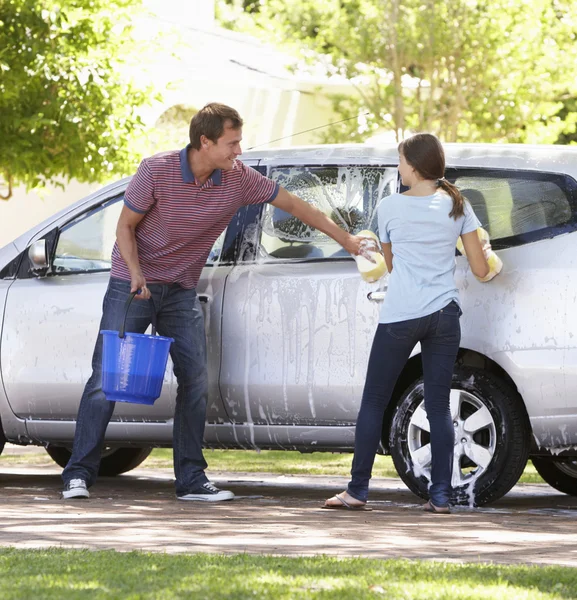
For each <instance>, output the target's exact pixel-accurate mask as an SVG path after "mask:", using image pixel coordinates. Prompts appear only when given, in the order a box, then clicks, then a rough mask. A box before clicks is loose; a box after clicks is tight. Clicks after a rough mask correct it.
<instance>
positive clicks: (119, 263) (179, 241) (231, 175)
mask: <svg viewBox="0 0 577 600" xmlns="http://www.w3.org/2000/svg"><path fill="white" fill-rule="evenodd" d="M277 193H278V184H276V183H275V182H273V181H271V180H270V179H268V178H266V177H264V176H263V175H261V174H260V173H258V172H257V171H255V170H254V169H251V168H250V167H247V166H246V165H244V164H243V163H242V162H241V161H239V160H237V161H236V162H235V166H234V168H233V169H232V170H230V171H220V170H216V171H214V172H213V174H212V175H211V177H210V178H209V179H208V180H207V181H206V182H205V184H204V185H202V186H201V185H198V184H197V183H196V181H195V180H194V176H193V175H192V172H191V171H190V168H189V167H188V162H187V159H186V149H184V150H183V151H181V152H179V151H173V152H165V153H162V154H156V155H154V156H152V157H150V158H146V159H144V160H143V161H142V162H141V163H140V166H139V167H138V171H137V173H136V175H135V176H134V177H133V179H132V180H131V182H130V184H129V186H128V188H127V190H126V193H125V196H124V203H125V204H126V206H128V208H130V209H131V210H134V211H136V212H140V213H145V216H144V218H143V219H142V221H140V223H139V224H138V226H137V227H136V242H137V246H138V258H139V261H140V267H141V269H142V274H143V275H144V277H145V279H146V281H147V283H178V284H180V285H181V286H182V287H184V288H194V287H196V285H197V283H198V279H199V277H200V273H201V271H202V269H203V267H204V265H205V263H206V259H207V257H208V255H209V253H210V250H211V248H212V246H213V244H214V242H215V240H216V238H217V237H218V236H219V235H220V234H221V232H222V231H224V229H225V228H226V227H227V226H228V224H229V222H230V220H231V219H232V217H233V216H234V214H235V213H236V211H237V210H238V209H239V208H240V207H241V206H244V205H248V204H259V203H262V202H271V201H272V200H274V199H275V198H276V195H277ZM111 276H112V277H118V278H120V279H126V280H130V272H129V271H128V267H127V266H126V263H125V262H124V260H123V258H122V256H121V255H120V252H119V250H118V244H115V245H114V248H113V250H112V271H111Z"/></svg>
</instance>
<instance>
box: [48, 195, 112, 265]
mask: <svg viewBox="0 0 577 600" xmlns="http://www.w3.org/2000/svg"><path fill="white" fill-rule="evenodd" d="M121 200H122V197H119V198H114V199H113V200H110V201H109V202H107V203H106V204H103V205H102V206H100V207H98V208H97V209H95V210H92V211H90V212H88V213H85V214H83V215H81V216H80V217H77V218H76V219H74V220H73V221H71V222H70V223H68V224H67V225H65V226H64V227H63V228H62V229H61V230H60V235H59V237H58V243H57V245H56V252H55V256H54V261H53V271H54V272H55V273H71V272H82V273H86V272H90V271H106V270H110V266H111V264H110V258H111V254H112V248H113V246H114V242H115V241H116V224H117V223H118V217H119V216H120V211H121V210H122V204H123V203H122V202H121Z"/></svg>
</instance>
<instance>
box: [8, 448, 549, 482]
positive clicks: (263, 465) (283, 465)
mask: <svg viewBox="0 0 577 600" xmlns="http://www.w3.org/2000/svg"><path fill="white" fill-rule="evenodd" d="M352 456H353V455H352V454H333V453H330V452H313V453H311V454H301V453H300V452H295V451H287V450H261V451H260V452H257V451H255V450H205V457H206V460H207V462H208V465H209V470H210V472H216V471H228V472H233V473H234V472H238V473H278V474H284V475H340V476H343V477H347V476H348V475H349V474H350V470H351V459H352ZM53 464H54V462H53V461H52V459H51V458H50V457H49V456H48V454H46V452H44V451H43V450H41V449H38V452H33V453H26V454H8V453H7V454H3V455H0V465H4V466H18V465H22V466H24V465H26V466H48V465H53ZM141 466H142V467H144V468H150V469H156V468H161V469H162V468H164V469H171V468H172V449H170V448H155V449H154V450H153V451H152V453H151V455H150V456H149V457H148V458H147V459H146V461H145V462H144V463H143V464H142V465H141ZM373 476H374V477H394V478H397V477H398V475H397V472H396V471H395V467H394V466H393V461H392V459H391V457H390V456H377V458H376V460H375V467H374V470H373ZM519 483H544V481H543V479H541V477H540V476H539V474H538V473H537V471H536V470H535V467H534V466H533V463H531V462H530V461H529V463H528V464H527V466H526V468H525V471H524V473H523V475H522V476H521V479H520V480H519Z"/></svg>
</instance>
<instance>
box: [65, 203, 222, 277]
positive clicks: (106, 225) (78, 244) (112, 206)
mask: <svg viewBox="0 0 577 600" xmlns="http://www.w3.org/2000/svg"><path fill="white" fill-rule="evenodd" d="M121 200H123V197H120V198H114V199H113V200H111V201H109V202H107V203H106V204H104V205H102V206H100V207H99V208H97V209H96V210H92V211H90V212H89V213H85V214H83V215H82V216H80V217H78V218H76V219H74V220H73V221H71V222H70V223H68V224H67V225H65V226H64V227H63V228H62V229H61V231H60V235H59V237H58V244H57V245H56V253H55V257H54V261H53V270H54V272H55V273H71V272H81V273H86V272H91V271H108V270H110V268H111V255H112V248H113V247H114V242H115V241H116V225H117V223H118V217H119V216H120V212H121V210H122V205H123V202H121ZM225 234H226V230H224V231H223V232H222V233H221V234H220V235H219V236H218V238H217V240H216V242H215V243H214V245H213V247H212V250H211V251H210V254H209V256H208V259H207V263H209V264H210V263H215V262H218V260H219V258H220V254H221V252H222V246H223V243H224V237H225Z"/></svg>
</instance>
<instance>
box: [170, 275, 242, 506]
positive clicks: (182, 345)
mask: <svg viewBox="0 0 577 600" xmlns="http://www.w3.org/2000/svg"><path fill="white" fill-rule="evenodd" d="M158 332H159V333H160V334H161V335H164V336H167V337H172V338H174V343H173V344H172V346H171V349H170V355H171V357H172V362H173V363H174V374H175V375H176V379H177V383H178V389H177V394H176V409H175V414H174V429H173V448H174V473H175V476H176V495H177V497H178V498H179V499H182V500H206V501H219V500H228V499H230V498H232V497H233V496H234V494H232V492H225V491H222V490H218V489H217V488H215V487H214V486H212V485H211V484H210V483H209V481H208V478H207V477H206V474H205V472H204V471H205V469H206V467H207V464H206V461H205V459H204V456H203V453H202V442H203V438H204V427H205V422H206V404H207V396H208V377H207V365H206V337H205V330H204V316H203V314H202V309H201V308H200V303H199V301H198V298H197V297H196V292H195V291H194V290H187V289H184V288H181V287H180V286H178V285H171V286H168V292H167V293H166V295H165V296H164V298H163V300H162V305H161V307H160V311H159V314H158Z"/></svg>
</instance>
